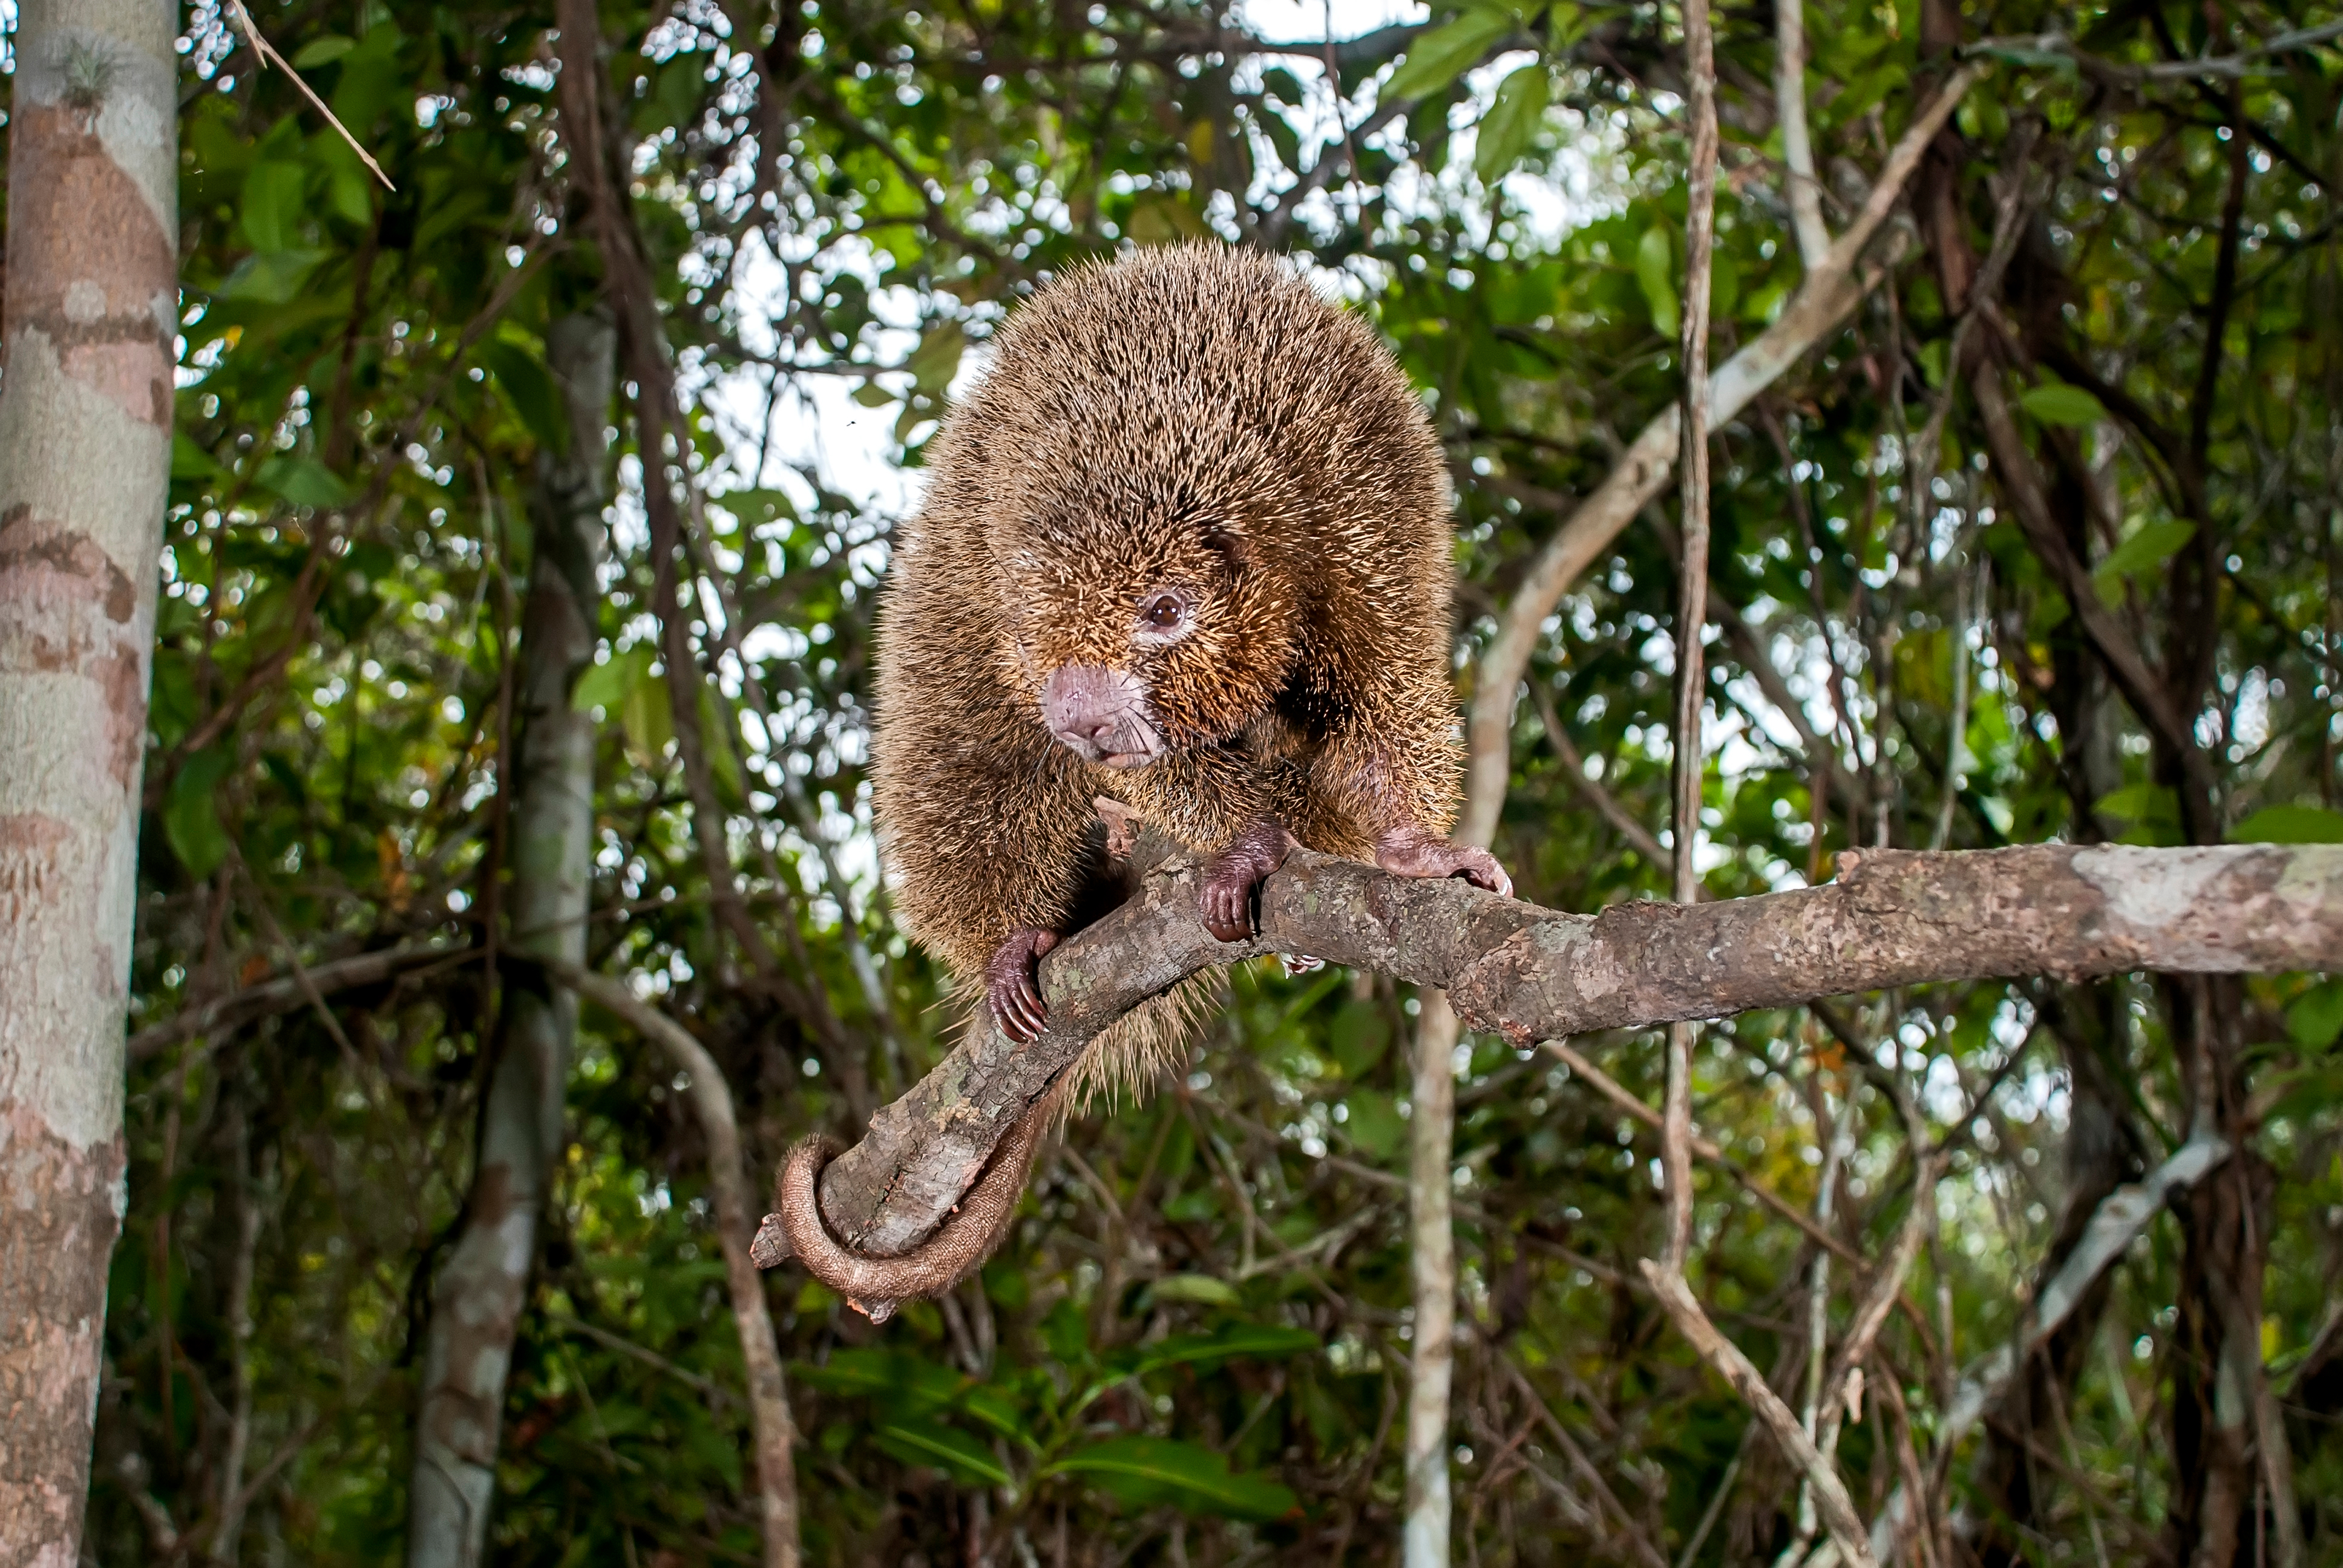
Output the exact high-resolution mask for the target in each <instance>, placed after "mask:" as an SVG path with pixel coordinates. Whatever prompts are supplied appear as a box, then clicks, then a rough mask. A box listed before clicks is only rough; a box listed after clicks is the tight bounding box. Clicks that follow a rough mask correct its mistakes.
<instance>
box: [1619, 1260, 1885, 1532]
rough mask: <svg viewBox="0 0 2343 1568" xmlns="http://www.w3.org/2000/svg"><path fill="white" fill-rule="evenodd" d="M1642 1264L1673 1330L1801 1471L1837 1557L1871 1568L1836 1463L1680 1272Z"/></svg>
mask: <svg viewBox="0 0 2343 1568" xmlns="http://www.w3.org/2000/svg"><path fill="white" fill-rule="evenodd" d="M1642 1267H1643V1271H1644V1279H1645V1280H1647V1281H1649V1282H1650V1283H1651V1287H1652V1293H1653V1294H1654V1295H1655V1296H1657V1297H1659V1299H1660V1305H1661V1307H1662V1308H1663V1309H1664V1310H1665V1311H1666V1312H1667V1314H1668V1318H1669V1321H1670V1322H1674V1324H1675V1326H1676V1332H1678V1333H1680V1334H1682V1335H1684V1338H1686V1339H1688V1340H1690V1341H1691V1342H1692V1345H1693V1349H1694V1350H1695V1351H1698V1352H1700V1358H1701V1360H1703V1361H1704V1362H1708V1364H1709V1365H1710V1366H1711V1367H1713V1368H1715V1370H1716V1372H1717V1374H1718V1375H1719V1376H1721V1377H1723V1378H1724V1379H1725V1382H1729V1383H1731V1384H1732V1385H1733V1391H1734V1392H1735V1393H1737V1394H1739V1395H1740V1396H1741V1398H1742V1400H1743V1402H1745V1403H1746V1404H1747V1405H1748V1406H1749V1408H1750V1409H1751V1410H1753V1411H1755V1412H1757V1419H1758V1420H1760V1421H1762V1422H1765V1430H1766V1431H1767V1432H1770V1433H1771V1434H1772V1435H1773V1438H1774V1441H1775V1442H1776V1443H1778V1444H1780V1445H1781V1449H1782V1452H1785V1453H1786V1454H1788V1455H1789V1456H1790V1458H1791V1460H1792V1461H1793V1462H1795V1464H1796V1465H1797V1467H1798V1468H1799V1469H1800V1470H1801V1471H1803V1472H1805V1477H1806V1481H1807V1483H1808V1484H1809V1485H1810V1486H1811V1487H1812V1488H1813V1489H1814V1499H1815V1509H1816V1510H1817V1511H1818V1512H1819V1513H1821V1514H1822V1518H1823V1525H1824V1527H1825V1529H1827V1530H1828V1531H1829V1532H1830V1536H1831V1541H1832V1543H1833V1544H1835V1546H1837V1548H1838V1550H1839V1554H1840V1556H1841V1557H1842V1558H1843V1559H1844V1560H1845V1562H1847V1563H1850V1564H1853V1565H1854V1568H1873V1563H1874V1559H1873V1557H1872V1553H1871V1546H1870V1543H1869V1542H1868V1540H1867V1539H1866V1538H1865V1533H1864V1528H1863V1520H1862V1517H1861V1516H1860V1515H1858V1514H1857V1513H1855V1500H1854V1499H1853V1498H1851V1497H1849V1496H1848V1495H1847V1494H1846V1485H1845V1483H1844V1482H1842V1481H1840V1480H1839V1478H1838V1469H1837V1467H1836V1466H1835V1465H1834V1464H1832V1463H1831V1462H1830V1460H1829V1459H1828V1458H1827V1457H1826V1456H1825V1454H1824V1453H1823V1452H1822V1451H1821V1450H1820V1449H1818V1448H1816V1447H1815V1440H1814V1439H1813V1438H1811V1437H1808V1436H1807V1435H1806V1433H1805V1428H1803V1427H1801V1426H1800V1425H1799V1424H1798V1417H1797V1412H1795V1411H1793V1410H1792V1409H1791V1408H1790V1407H1789V1406H1788V1405H1786V1404H1784V1403H1783V1402H1782V1396H1781V1395H1780V1394H1777V1393H1775V1392H1774V1391H1773V1389H1772V1388H1771V1387H1770V1386H1768V1385H1767V1383H1766V1382H1765V1373H1764V1372H1759V1371H1758V1370H1757V1369H1756V1367H1755V1365H1753V1364H1752V1363H1751V1362H1750V1360H1749V1358H1748V1357H1747V1356H1745V1355H1744V1354H1742V1353H1741V1347H1740V1346H1738V1345H1736V1344H1735V1343H1734V1342H1732V1341H1731V1340H1729V1339H1726V1338H1725V1336H1724V1335H1723V1334H1722V1333H1720V1332H1717V1329H1716V1326H1715V1324H1714V1323H1712V1322H1709V1321H1708V1314H1707V1313H1706V1312H1702V1311H1701V1307H1700V1302H1699V1301H1698V1300H1696V1299H1695V1298H1694V1295H1693V1293H1692V1287H1691V1286H1690V1285H1688V1284H1686V1283H1685V1282H1684V1276H1683V1275H1682V1274H1679V1273H1676V1272H1674V1271H1673V1270H1670V1269H1667V1268H1664V1267H1663V1266H1662V1265H1661V1264H1660V1263H1658V1262H1657V1261H1654V1260H1653V1259H1650V1258H1646V1259H1644V1261H1643V1265H1642Z"/></svg>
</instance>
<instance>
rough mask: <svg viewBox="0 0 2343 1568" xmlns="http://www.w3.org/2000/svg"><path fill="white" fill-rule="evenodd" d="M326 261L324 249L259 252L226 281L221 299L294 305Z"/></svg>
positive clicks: (220, 291) (224, 281)
mask: <svg viewBox="0 0 2343 1568" xmlns="http://www.w3.org/2000/svg"><path fill="white" fill-rule="evenodd" d="M325 259H326V253H325V252H324V251H322V250H262V251H255V252H254V253H253V254H252V255H250V256H246V257H245V258H244V259H243V260H242V261H239V262H237V263H236V268H235V270H234V271H232V272H230V273H229V274H228V275H227V276H226V278H225V279H224V280H222V282H221V284H220V286H219V297H220V298H222V299H246V300H250V301H251V302H252V303H254V304H255V305H290V304H292V303H293V301H294V300H296V299H297V298H299V297H300V296H301V290H302V287H303V286H305V285H307V283H308V281H309V275H310V274H311V273H313V272H315V271H317V264H318V263H319V262H321V261H323V260H325Z"/></svg>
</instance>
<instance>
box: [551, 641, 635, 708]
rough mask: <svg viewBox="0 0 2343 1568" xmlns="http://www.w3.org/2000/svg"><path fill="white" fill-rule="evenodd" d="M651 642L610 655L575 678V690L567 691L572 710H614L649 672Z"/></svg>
mask: <svg viewBox="0 0 2343 1568" xmlns="http://www.w3.org/2000/svg"><path fill="white" fill-rule="evenodd" d="M650 668H651V648H650V644H649V643H647V642H645V643H637V644H636V645H635V646H634V647H632V648H628V649H627V651H626V652H624V653H619V654H613V655H612V656H611V657H610V658H608V660H606V661H605V662H603V663H601V664H598V665H595V666H593V667H592V668H588V670H587V671H586V673H585V674H584V675H581V676H579V677H578V689H577V690H576V691H574V692H572V693H571V694H570V698H569V707H570V710H571V711H572V712H575V713H591V712H593V711H594V709H601V710H602V711H603V712H605V713H615V712H617V711H618V705H619V704H620V703H622V702H624V701H626V699H627V694H628V692H630V691H632V690H634V689H635V683H636V682H637V681H639V680H640V679H642V678H643V677H644V676H646V675H648V674H649V673H650Z"/></svg>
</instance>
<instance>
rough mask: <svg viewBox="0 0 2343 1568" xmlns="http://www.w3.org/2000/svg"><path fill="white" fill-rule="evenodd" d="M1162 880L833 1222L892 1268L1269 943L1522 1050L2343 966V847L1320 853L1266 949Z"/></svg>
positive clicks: (1268, 896) (1312, 857)
mask: <svg viewBox="0 0 2343 1568" xmlns="http://www.w3.org/2000/svg"><path fill="white" fill-rule="evenodd" d="M1150 854H1151V855H1152V857H1153V860H1152V863H1150V862H1149V859H1148V857H1149V855H1150ZM1139 868H1140V869H1139V874H1138V876H1137V878H1136V881H1137V884H1138V890H1137V892H1136V893H1135V894H1134V896H1133V897H1132V899H1131V901H1130V902H1129V903H1127V904H1125V905H1124V906H1123V907H1122V908H1121V909H1120V910H1116V911H1115V912H1114V913H1113V914H1111V915H1109V916H1107V917H1106V918H1105V919H1103V920H1100V921H1099V922H1097V923H1096V924H1095V925H1093V926H1091V927H1090V928H1089V929H1087V930H1083V931H1081V932H1080V933H1079V934H1077V935H1075V936H1073V937H1071V938H1070V939H1068V940H1066V941H1064V942H1063V943H1061V944H1060V946H1059V947H1058V948H1057V949H1056V950H1054V951H1052V952H1051V954H1050V956H1049V957H1048V958H1047V959H1045V960H1042V963H1041V990H1042V993H1043V995H1044V996H1045V997H1046V998H1047V999H1048V1001H1049V1004H1050V1022H1049V1027H1048V1028H1047V1029H1046V1030H1044V1031H1043V1032H1042V1035H1041V1038H1040V1039H1039V1040H1036V1041H1034V1042H1033V1043H1032V1044H1031V1045H1028V1046H1025V1047H1022V1048H1020V1047H1018V1046H1016V1045H1014V1044H1012V1043H1011V1042H1010V1041H1009V1040H1006V1039H1005V1038H1004V1037H1002V1036H1001V1033H1000V1032H999V1031H998V1030H992V1029H987V1030H984V1031H983V1032H982V1033H980V1034H978V1033H973V1032H971V1034H970V1037H969V1038H968V1039H966V1040H963V1042H962V1043H961V1044H960V1046H959V1047H958V1048H957V1049H956V1050H953V1051H952V1052H951V1054H950V1056H948V1057H947V1058H945V1060H943V1061H942V1062H941V1063H940V1064H939V1065H938V1066H937V1067H936V1069H935V1070H933V1071H931V1072H930V1073H929V1074H928V1076H927V1077H926V1078H924V1079H922V1080H921V1081H920V1083H919V1084H918V1085H917V1086H916V1087H914V1088H913V1089H912V1090H911V1091H910V1093H908V1094H906V1095H904V1096H903V1097H902V1098H901V1099H900V1100H898V1101H895V1102H894V1103H892V1104H890V1105H889V1106H887V1107H885V1108H884V1109H883V1110H881V1111H880V1112H879V1114H878V1115H877V1116H876V1117H874V1118H873V1119H872V1121H871V1125H870V1132H869V1134H868V1135H867V1136H866V1137H865V1138H863V1140H862V1141H860V1143H858V1144H857V1145H855V1147H854V1148H852V1149H850V1150H849V1151H846V1152H845V1153H844V1154H842V1155H840V1156H839V1157H838V1158H837V1159H836V1160H834V1161H831V1162H830V1165H829V1167H828V1168H827V1169H826V1170H825V1171H824V1172H823V1176H822V1183H821V1208H822V1213H823V1217H824V1219H825V1220H826V1221H828V1223H829V1226H830V1231H832V1233H833V1234H835V1235H837V1236H838V1237H840V1239H842V1240H843V1241H846V1242H847V1244H848V1245H850V1246H851V1247H852V1248H854V1249H855V1250H857V1251H861V1252H864V1253H867V1254H870V1255H872V1256H880V1257H885V1256H892V1255H895V1254H898V1253H900V1252H903V1251H907V1250H909V1249H910V1248H911V1247H913V1246H915V1245H917V1244H918V1243H919V1242H920V1240H921V1239H922V1238H924V1237H925V1236H926V1235H927V1234H928V1233H929V1232H930V1231H932V1230H933V1229H934V1228H935V1226H936V1225H937V1223H938V1222H939V1221H941V1220H942V1219H943V1217H944V1216H945V1215H946V1214H948V1213H949V1212H950V1210H951V1206H952V1205H953V1204H954V1203H956V1202H958V1201H960V1195H961V1194H962V1192H964V1191H966V1190H967V1189H968V1187H969V1186H970V1183H972V1182H973V1181H975V1179H976V1178H977V1176H978V1175H979V1174H980V1172H981V1171H983V1170H984V1168H985V1166H986V1164H987V1162H988V1161H990V1159H991V1157H992V1153H993V1150H994V1148H995V1147H996V1146H997V1145H998V1144H999V1143H1000V1142H1001V1140H1002V1139H1003V1138H1004V1137H1005V1136H1006V1135H1007V1134H1008V1132H1009V1131H1010V1130H1011V1129H1012V1128H1013V1127H1015V1126H1016V1124H1017V1123H1018V1122H1019V1121H1021V1120H1022V1119H1023V1117H1024V1115H1025V1112H1026V1111H1027V1109H1028V1108H1029V1107H1030V1106H1031V1105H1032V1104H1033V1103H1034V1102H1035V1101H1039V1100H1040V1099H1041V1096H1042V1095H1043V1094H1044V1093H1045V1092H1047V1091H1048V1090H1049V1088H1050V1086H1051V1083H1052V1082H1053V1081H1055V1080H1056V1079H1057V1078H1058V1076H1059V1075H1060V1074H1061V1073H1062V1072H1063V1071H1064V1070H1066V1068H1067V1067H1069V1066H1071V1064H1072V1062H1073V1061H1074V1060H1075V1059H1076V1058H1077V1057H1078V1056H1080V1055H1081V1052H1082V1050H1083V1049H1084V1048H1085V1047H1086V1046H1087V1045H1088V1044H1089V1042H1090V1040H1091V1039H1092V1038H1093V1037H1094V1036H1096V1035H1097V1034H1098V1033H1099V1031H1100V1030H1103V1029H1104V1028H1105V1027H1106V1026H1107V1025H1108V1024H1110V1023H1111V1022H1113V1021H1114V1020H1116V1019H1118V1018H1120V1017H1121V1016H1122V1015H1123V1014H1124V1013H1125V1012H1128V1011H1129V1010H1131V1009H1132V1008H1134V1007H1136V1006H1138V1005H1139V1003H1141V1001H1143V1000H1146V999H1148V998H1150V997H1151V996H1154V995H1156V994H1158V993H1159V992H1161V991H1163V990H1168V989H1169V988H1170V987H1172V985H1174V984H1176V983H1178V982H1179V981H1180V980H1183V979H1185V978H1186V977H1187V976H1189V975H1191V974H1193V973H1195V972H1196V971H1197V970H1202V969H1204V968H1207V967H1209V966H1211V965H1213V964H1225V963H1232V962H1235V961H1237V960H1243V959H1249V958H1254V957H1257V956H1260V955H1262V954H1264V953H1272V952H1282V953H1288V954H1312V955H1315V956H1317V957H1319V958H1322V959H1324V960H1327V961H1328V962H1331V963H1340V964H1348V965H1351V966H1353V967H1354V968H1360V969H1373V970H1383V971H1384V972H1387V973H1390V974H1393V975H1395V976H1397V977H1398V978H1400V979H1402V980H1408V981H1412V982H1413V983H1415V984H1417V985H1423V986H1437V987H1443V988H1446V990H1448V992H1449V996H1450V999H1451V1000H1453V1002H1454V1003H1455V1005H1456V1008H1457V1010H1458V1012H1459V1013H1461V1014H1462V1015H1463V1020H1464V1021H1465V1022H1466V1023H1467V1024H1468V1025H1470V1026H1472V1027H1473V1028H1477V1029H1483V1030H1493V1031H1495V1032H1498V1033H1502V1034H1503V1035H1504V1036H1505V1037H1506V1038H1508V1039H1510V1040H1518V1041H1522V1042H1528V1041H1532V1040H1555V1039H1561V1038H1564V1037H1565V1036H1569V1035H1574V1034H1584V1033H1587V1032H1589V1031H1592V1030H1599V1029H1644V1028H1650V1027H1652V1026H1654V1025H1655V1024H1662V1023H1670V1022H1674V1021H1675V1020H1679V1019H1687V1018H1715V1017H1721V1016H1725V1015H1727V1014H1730V1013H1734V1012H1738V1011H1742V1010H1746V1009H1750V1008H1758V1007H1781V1006H1789V1005H1794V1004H1798V1003H1803V1002H1805V1001H1806V1000H1809V999H1811V998H1814V997H1816V996H1835V995H1839V994H1843V993H1846V992H1854V991H1865V990H1879V989H1883V988H1885V987H1890V986H1908V985H1920V984H1928V983H1937V982H1946V981H1955V980H1978V979H1986V978H1990V977H1996V976H2010V975H2021V974H2033V973H2043V972H2047V973H2053V974H2057V975H2060V976H2062V977H2066V978H2079V977H2081V976H2085V975H2094V974H2115V973H2124V972H2128V971H2131V970H2167V971H2173V972H2212V973H2234V972H2241V971H2284V970H2334V969H2343V847H2335V846H2328V845H2239V846H2232V847H2228V848H2213V849H2135V848H2130V847H2127V846H2119V845H2102V846H2094V847H2090V848H2080V849H2078V848H2076V847H2074V846H2071V845H2065V844H2044V845H2034V846H2026V847H2022V848H2017V849H1986V850H1968V851H1962V852H1954V853H1920V852H1907V851H1896V850H1866V851H1864V852H1862V853H1860V854H1853V853H1850V854H1845V855H1842V856H1840V857H1839V860H1838V872H1839V879H1838V880H1837V881H1836V882H1833V883H1829V884H1826V885H1825V886H1822V887H1818V888H1803V889H1799V890H1795V891H1793V892H1786V893H1771V894H1767V895H1765V896H1763V897H1760V898H1754V899H1735V900H1725V901H1721V902H1716V903H1705V904H1696V905H1675V904H1654V903H1631V904H1623V905H1617V906H1614V907H1613V908H1611V909H1609V910H1604V911H1603V912H1602V913H1601V914H1599V915H1573V914H1563V913H1560V912H1557V911H1554V910H1543V909H1540V908H1538V907H1537V906H1535V905H1534V904H1525V903H1522V902H1519V901H1518V900H1512V899H1501V898H1498V897H1496V896H1495V895H1493V894H1490V893H1483V892H1481V891H1479V890H1475V889H1473V888H1471V887H1468V886H1467V885H1466V884H1464V883H1463V882H1462V881H1459V880H1455V879H1447V880H1441V881H1420V880H1413V879H1407V878H1402V877H1393V876H1389V875H1386V874H1384V873H1383V872H1381V871H1378V870H1375V869H1373V868H1371V867H1367V866H1363V865H1360V864H1357V863H1356V862H1353V861H1349V860H1338V859H1332V858H1331V857H1329V856H1324V855H1319V854H1314V853H1312V852H1310V851H1308V850H1296V851H1295V852H1294V853H1293V854H1292V856H1291V857H1290V858H1289V859H1287V861H1286V863H1285V865H1284V866H1283V867H1282V869H1280V870H1278V871H1277V872H1276V873H1275V874H1273V875H1272V876H1271V877H1270V879H1268V881H1267V882H1265V883H1264V884H1262V900H1261V910H1262V935H1260V936H1259V937H1257V938H1255V939H1253V940H1251V941H1248V942H1229V943H1222V942H1216V941H1214V940H1212V937H1211V935H1210V934H1209V933H1208V932H1206V931H1205V930H1204V928H1203V924H1202V921H1200V920H1198V919H1197V918H1196V875H1197V867H1196V865H1195V863H1194V862H1192V861H1191V860H1188V859H1182V858H1172V857H1171V856H1170V855H1168V854H1167V853H1166V851H1165V848H1164V846H1163V845H1162V844H1161V840H1160V839H1158V838H1157V837H1156V836H1155V835H1154V834H1152V833H1150V834H1148V835H1146V836H1145V837H1144V838H1142V840H1141V859H1140V861H1139Z"/></svg>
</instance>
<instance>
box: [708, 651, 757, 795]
mask: <svg viewBox="0 0 2343 1568" xmlns="http://www.w3.org/2000/svg"><path fill="white" fill-rule="evenodd" d="M739 739H740V720H739V718H738V717H737V716H736V715H735V714H734V713H733V711H732V705H731V704H730V703H729V702H727V701H726V700H725V699H724V693H723V690H722V689H720V688H719V687H718V686H717V684H716V683H715V682H714V681H712V680H711V681H709V682H708V683H706V684H705V685H703V686H702V687H700V689H699V741H700V745H701V747H702V748H703V749H705V750H706V751H707V753H708V771H709V774H710V775H712V776H713V778H714V780H715V784H716V793H717V795H718V796H719V798H720V799H722V800H723V801H724V803H725V804H726V805H728V806H732V807H736V808H737V807H741V806H746V805H747V804H748V803H749V798H748V796H747V795H746V794H745V793H744V792H743V791H742V789H741V788H740V759H739V756H737V755H736V754H735V752H734V749H733V748H734V743H735V742H737V741H738V740H739Z"/></svg>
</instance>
